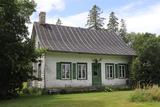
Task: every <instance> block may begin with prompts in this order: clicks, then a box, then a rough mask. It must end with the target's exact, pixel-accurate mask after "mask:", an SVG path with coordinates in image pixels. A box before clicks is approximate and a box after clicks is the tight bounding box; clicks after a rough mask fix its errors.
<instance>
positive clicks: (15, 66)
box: [0, 0, 39, 99]
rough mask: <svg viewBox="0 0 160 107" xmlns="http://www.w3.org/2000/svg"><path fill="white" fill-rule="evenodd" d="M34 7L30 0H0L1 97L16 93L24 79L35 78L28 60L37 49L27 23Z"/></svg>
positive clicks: (34, 57)
mask: <svg viewBox="0 0 160 107" xmlns="http://www.w3.org/2000/svg"><path fill="white" fill-rule="evenodd" d="M34 8H35V4H34V3H33V2H32V1H30V0H0V99H2V98H11V97H13V96H17V95H18V93H17V92H18V91H19V90H21V89H22V84H23V82H26V81H28V80H29V79H35V77H34V76H33V72H34V71H33V69H32V63H31V62H36V59H37V57H38V56H39V53H38V52H36V50H35V49H34V43H33V41H32V40H31V39H29V38H28V28H27V26H26V23H29V22H30V19H29V17H30V15H31V14H32V13H33V12H34V11H35V9H34Z"/></svg>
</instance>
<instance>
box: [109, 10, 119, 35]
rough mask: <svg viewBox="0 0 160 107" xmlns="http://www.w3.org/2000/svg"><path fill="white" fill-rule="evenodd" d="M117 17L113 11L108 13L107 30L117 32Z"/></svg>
mask: <svg viewBox="0 0 160 107" xmlns="http://www.w3.org/2000/svg"><path fill="white" fill-rule="evenodd" d="M118 24H119V23H118V18H117V17H116V16H115V13H114V12H111V13H110V16H109V23H108V24H107V27H108V28H107V29H108V30H109V31H113V32H118Z"/></svg>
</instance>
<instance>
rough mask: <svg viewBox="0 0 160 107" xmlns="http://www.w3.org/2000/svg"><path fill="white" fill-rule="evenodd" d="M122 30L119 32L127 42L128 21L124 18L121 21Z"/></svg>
mask: <svg viewBox="0 0 160 107" xmlns="http://www.w3.org/2000/svg"><path fill="white" fill-rule="evenodd" d="M120 24H121V25H120V30H119V33H120V35H121V37H122V38H123V40H124V41H125V42H127V40H126V36H127V28H126V23H125V20H124V19H121V23H120Z"/></svg>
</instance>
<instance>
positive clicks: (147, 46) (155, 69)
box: [136, 36, 160, 86]
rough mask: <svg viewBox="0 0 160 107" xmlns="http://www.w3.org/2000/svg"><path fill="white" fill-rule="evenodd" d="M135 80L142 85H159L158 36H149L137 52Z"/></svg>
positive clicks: (159, 47)
mask: <svg viewBox="0 0 160 107" xmlns="http://www.w3.org/2000/svg"><path fill="white" fill-rule="evenodd" d="M137 59H138V63H137V66H136V68H137V70H136V80H137V81H138V82H140V83H143V85H145V86H146V85H153V84H157V85H160V75H159V74H160V66H159V65H160V37H155V36H154V37H150V38H149V39H147V40H146V41H145V42H144V45H143V47H142V49H141V52H140V53H139V54H138V58H137Z"/></svg>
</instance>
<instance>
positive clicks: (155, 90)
mask: <svg viewBox="0 0 160 107" xmlns="http://www.w3.org/2000/svg"><path fill="white" fill-rule="evenodd" d="M148 93H149V94H150V95H151V96H152V98H153V100H155V101H160V88H159V87H158V86H156V85H154V86H153V87H152V88H149V90H148Z"/></svg>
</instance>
